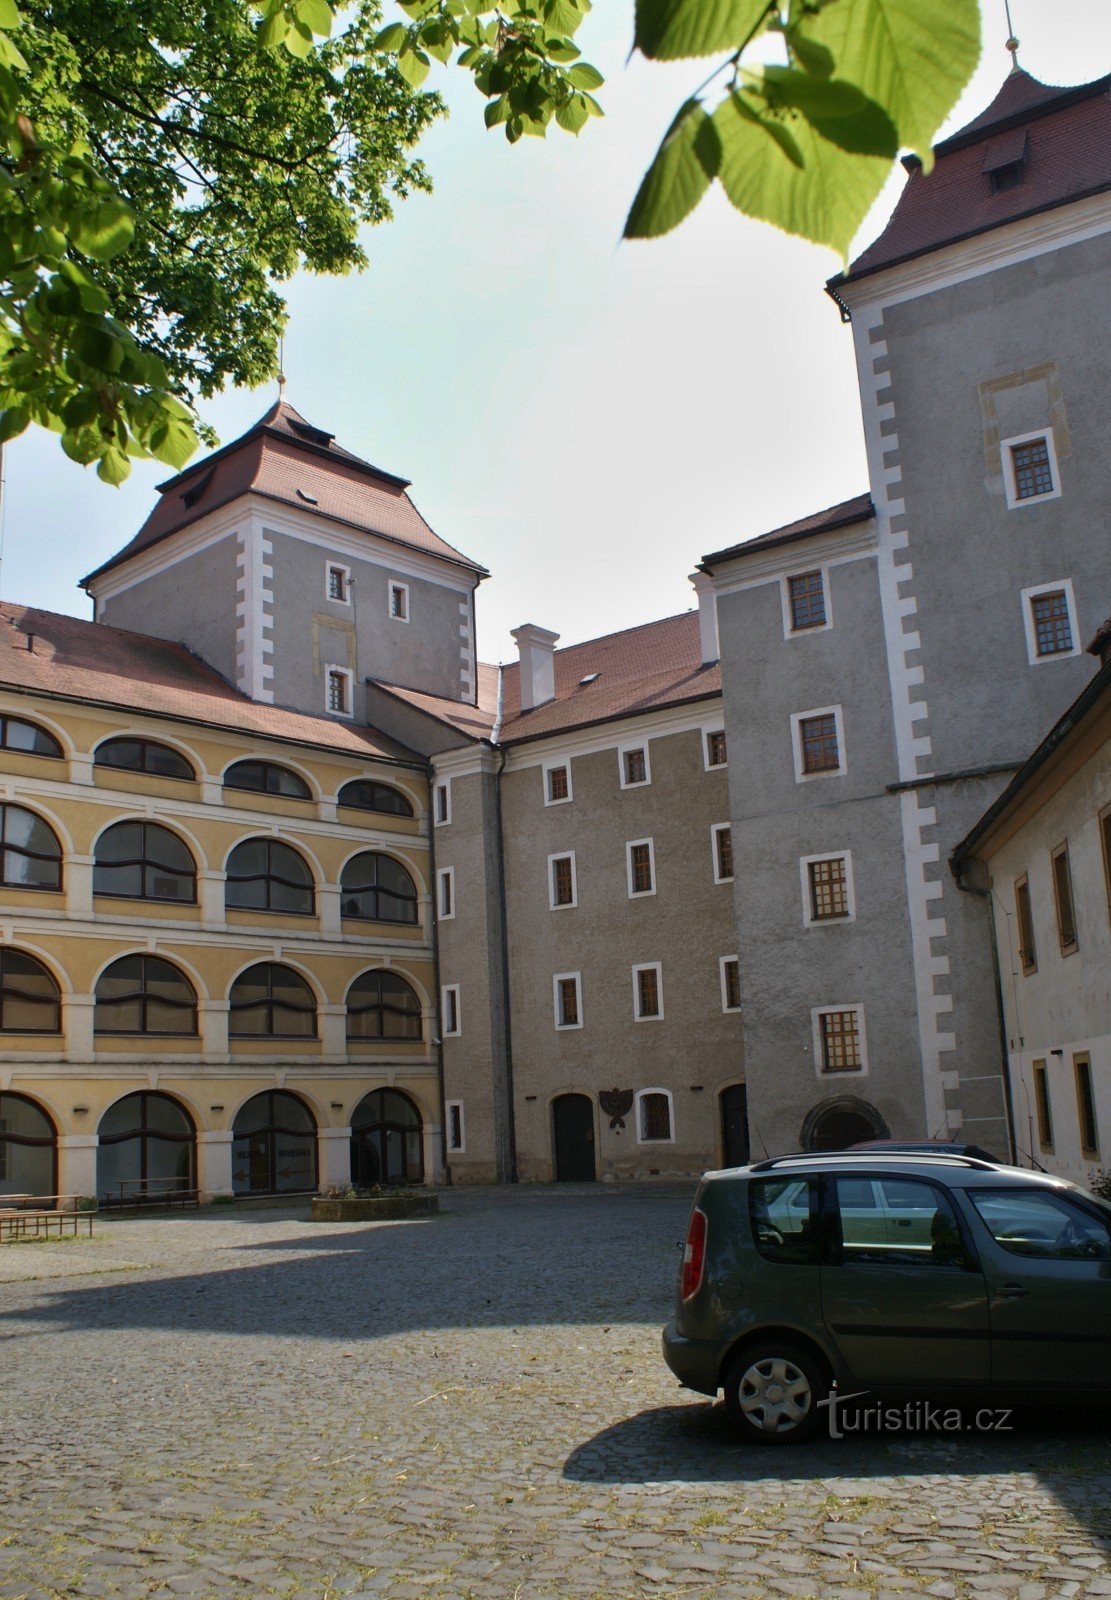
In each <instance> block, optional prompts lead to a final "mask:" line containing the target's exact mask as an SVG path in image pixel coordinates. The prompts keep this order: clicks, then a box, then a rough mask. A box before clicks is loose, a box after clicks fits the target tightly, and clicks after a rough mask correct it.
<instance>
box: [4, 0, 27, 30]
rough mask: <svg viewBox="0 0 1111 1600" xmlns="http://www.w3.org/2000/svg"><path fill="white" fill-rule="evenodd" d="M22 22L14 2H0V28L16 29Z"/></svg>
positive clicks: (8, 0)
mask: <svg viewBox="0 0 1111 1600" xmlns="http://www.w3.org/2000/svg"><path fill="white" fill-rule="evenodd" d="M22 22H23V18H22V17H21V16H20V14H19V7H18V6H17V5H16V3H15V0H0V28H18V27H19V26H20V25H21V23H22Z"/></svg>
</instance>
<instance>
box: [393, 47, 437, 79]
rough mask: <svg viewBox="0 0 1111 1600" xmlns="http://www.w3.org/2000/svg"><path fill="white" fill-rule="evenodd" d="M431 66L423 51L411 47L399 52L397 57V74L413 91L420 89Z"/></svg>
mask: <svg viewBox="0 0 1111 1600" xmlns="http://www.w3.org/2000/svg"><path fill="white" fill-rule="evenodd" d="M431 65H432V63H431V62H430V61H429V59H428V57H427V56H426V55H425V53H424V51H423V50H414V49H413V48H412V47H411V46H410V47H407V48H406V49H404V50H402V51H400V52H399V54H398V57H397V70H398V72H400V74H401V76H402V77H403V78H404V79H405V82H406V83H408V84H410V85H411V86H412V87H413V88H414V89H419V88H420V86H421V84H422V83H423V82H424V80H425V78H427V76H428V69H429V67H430V66H431Z"/></svg>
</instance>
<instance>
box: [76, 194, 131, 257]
mask: <svg viewBox="0 0 1111 1600" xmlns="http://www.w3.org/2000/svg"><path fill="white" fill-rule="evenodd" d="M134 232H135V219H134V218H133V217H132V215H131V211H130V208H129V207H128V206H125V205H124V203H123V201H122V200H101V201H99V202H97V203H96V204H95V205H92V206H90V207H88V209H87V210H85V211H83V212H81V213H79V215H78V216H77V217H76V218H75V219H74V221H73V222H72V224H71V226H70V237H71V238H72V240H73V243H74V244H75V245H76V247H77V249H78V250H80V252H81V254H82V255H85V256H91V257H92V258H93V260H94V261H111V259H112V257H113V256H118V255H119V253H120V251H121V250H126V249H127V247H128V245H129V244H130V243H131V239H132V235H133V234H134Z"/></svg>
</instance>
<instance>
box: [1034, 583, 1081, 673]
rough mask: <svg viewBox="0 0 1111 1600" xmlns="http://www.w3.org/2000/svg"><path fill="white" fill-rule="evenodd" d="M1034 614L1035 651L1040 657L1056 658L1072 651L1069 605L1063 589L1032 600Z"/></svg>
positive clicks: (1039, 595)
mask: <svg viewBox="0 0 1111 1600" xmlns="http://www.w3.org/2000/svg"><path fill="white" fill-rule="evenodd" d="M1030 609H1031V611H1032V612H1033V614H1034V649H1035V651H1036V652H1037V654H1038V655H1039V656H1056V655H1060V654H1061V653H1062V652H1065V653H1067V652H1069V651H1071V649H1072V624H1071V623H1070V621H1069V603H1068V598H1067V596H1066V594H1065V591H1064V590H1063V589H1054V590H1053V591H1052V592H1051V593H1049V594H1036V595H1034V596H1033V597H1032V598H1031V601H1030Z"/></svg>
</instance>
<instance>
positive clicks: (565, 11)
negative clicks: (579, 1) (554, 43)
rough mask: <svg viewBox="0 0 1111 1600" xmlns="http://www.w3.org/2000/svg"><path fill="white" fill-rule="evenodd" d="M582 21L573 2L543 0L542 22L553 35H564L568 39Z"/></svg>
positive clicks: (567, 0)
mask: <svg viewBox="0 0 1111 1600" xmlns="http://www.w3.org/2000/svg"><path fill="white" fill-rule="evenodd" d="M582 19H583V13H582V11H581V10H580V9H579V7H578V6H577V5H576V4H575V0H545V5H544V22H545V24H546V25H547V27H549V28H551V30H552V32H553V33H564V34H567V36H568V37H570V35H571V34H573V33H574V32H575V30H576V28H577V27H578V26H579V23H580V22H581V21H582Z"/></svg>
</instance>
